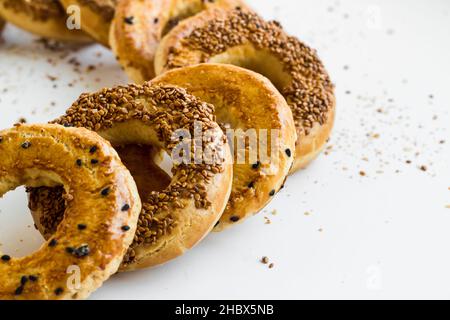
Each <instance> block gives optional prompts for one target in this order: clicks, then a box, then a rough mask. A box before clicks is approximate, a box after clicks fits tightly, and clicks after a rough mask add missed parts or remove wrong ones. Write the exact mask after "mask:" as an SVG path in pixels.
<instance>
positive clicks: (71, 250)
mask: <svg viewBox="0 0 450 320" xmlns="http://www.w3.org/2000/svg"><path fill="white" fill-rule="evenodd" d="M66 252H67V253H70V254H73V253H74V252H75V248H73V247H67V248H66Z"/></svg>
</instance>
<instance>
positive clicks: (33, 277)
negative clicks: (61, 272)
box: [28, 275, 39, 282]
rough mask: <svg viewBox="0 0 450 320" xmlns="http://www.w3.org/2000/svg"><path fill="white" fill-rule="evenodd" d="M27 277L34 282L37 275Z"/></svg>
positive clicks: (36, 279)
mask: <svg viewBox="0 0 450 320" xmlns="http://www.w3.org/2000/svg"><path fill="white" fill-rule="evenodd" d="M28 278H29V279H30V281H31V282H36V281H38V279H39V278H38V276H35V275H31V276H29V277H28Z"/></svg>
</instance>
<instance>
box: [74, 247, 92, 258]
mask: <svg viewBox="0 0 450 320" xmlns="http://www.w3.org/2000/svg"><path fill="white" fill-rule="evenodd" d="M90 252H91V250H90V249H89V246H88V245H87V244H86V245H84V246H81V247H79V248H77V249H75V252H74V254H75V256H77V257H78V258H83V257H86V256H88V255H89V253H90Z"/></svg>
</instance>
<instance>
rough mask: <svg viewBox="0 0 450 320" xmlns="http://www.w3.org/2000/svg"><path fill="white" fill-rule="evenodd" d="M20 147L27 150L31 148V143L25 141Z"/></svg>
mask: <svg viewBox="0 0 450 320" xmlns="http://www.w3.org/2000/svg"><path fill="white" fill-rule="evenodd" d="M21 147H22V149H28V148H29V147H31V142H29V141H25V142H24V143H22V145H21Z"/></svg>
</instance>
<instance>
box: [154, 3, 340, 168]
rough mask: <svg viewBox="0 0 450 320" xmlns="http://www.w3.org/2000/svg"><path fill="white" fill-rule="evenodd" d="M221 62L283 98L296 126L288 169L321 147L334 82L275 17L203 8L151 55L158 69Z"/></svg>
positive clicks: (329, 116) (326, 133) (300, 165)
mask: <svg viewBox="0 0 450 320" xmlns="http://www.w3.org/2000/svg"><path fill="white" fill-rule="evenodd" d="M204 62H210V63H226V64H233V65H237V66H241V67H244V68H247V69H250V70H253V71H256V72H258V73H260V74H262V75H264V76H266V77H267V78H269V79H270V80H271V81H272V82H273V83H274V85H275V86H276V87H277V88H278V89H279V90H280V92H281V93H282V94H283V96H284V97H285V98H286V100H287V102H288V104H289V105H290V107H291V109H292V114H293V116H294V121H295V125H296V127H297V136H298V140H297V147H296V152H295V154H296V159H295V163H294V167H293V168H292V171H295V170H298V169H301V168H304V167H305V166H306V165H307V164H308V163H310V162H311V161H312V160H313V159H314V158H315V157H316V156H317V155H318V154H319V153H320V152H321V150H322V149H323V147H324V146H325V144H326V142H327V141H328V139H329V137H330V134H331V130H332V128H333V124H334V116H335V98H334V92H333V91H334V86H333V84H332V82H331V80H330V78H329V76H328V73H327V71H326V70H325V67H324V66H323V64H322V62H321V61H320V59H319V58H318V56H317V54H316V52H315V51H314V50H313V49H311V48H309V47H308V46H306V45H305V44H303V43H302V42H300V41H299V40H298V39H297V38H295V37H292V36H289V35H287V34H286V32H285V31H284V30H283V29H282V27H281V26H280V24H279V23H278V22H275V21H272V22H266V21H265V20H264V19H262V18H261V17H259V16H258V15H257V14H256V13H253V12H250V11H247V10H239V9H236V10H228V11H227V10H208V11H204V12H202V13H200V14H198V15H196V16H195V17H192V18H189V19H187V20H185V21H183V22H182V23H180V24H179V25H178V26H177V27H175V28H174V29H172V31H171V32H170V33H169V34H167V35H166V36H165V37H164V38H163V40H162V41H161V43H160V46H159V47H158V50H157V53H156V57H155V69H156V73H157V74H161V73H163V72H165V71H167V70H170V69H174V68H180V67H184V66H189V65H195V64H198V63H204Z"/></svg>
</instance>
